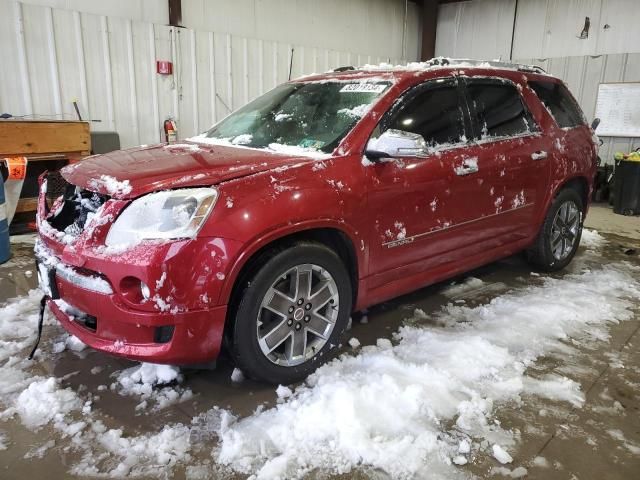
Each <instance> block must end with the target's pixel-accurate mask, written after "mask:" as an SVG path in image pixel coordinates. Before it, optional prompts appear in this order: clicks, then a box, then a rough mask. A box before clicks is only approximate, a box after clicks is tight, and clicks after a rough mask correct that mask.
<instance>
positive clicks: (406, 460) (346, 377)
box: [0, 263, 640, 479]
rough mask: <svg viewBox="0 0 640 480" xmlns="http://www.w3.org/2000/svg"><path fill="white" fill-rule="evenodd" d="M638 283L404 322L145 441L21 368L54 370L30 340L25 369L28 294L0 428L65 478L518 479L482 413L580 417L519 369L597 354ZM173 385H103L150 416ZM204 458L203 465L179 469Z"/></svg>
mask: <svg viewBox="0 0 640 480" xmlns="http://www.w3.org/2000/svg"><path fill="white" fill-rule="evenodd" d="M639 276H640V275H638V268H637V267H633V266H632V265H630V264H628V263H617V264H613V265H607V266H604V267H602V268H596V269H585V270H583V271H582V272H581V273H574V274H566V275H564V276H563V277H561V278H550V277H540V278H539V281H538V280H537V281H536V284H535V285H532V286H528V287H526V288H522V289H519V290H518V289H517V290H514V291H512V292H510V293H507V294H503V295H500V296H496V297H495V298H493V300H491V301H490V302H489V303H486V304H483V305H479V306H475V307H468V306H465V305H455V304H448V305H446V306H445V307H443V309H442V310H441V311H440V312H437V313H435V314H431V315H429V314H427V313H425V312H424V311H418V310H416V312H415V315H414V317H415V318H413V319H411V320H412V321H410V322H408V324H407V325H405V326H403V327H401V328H400V329H399V330H398V331H397V332H396V333H395V334H394V336H393V339H392V341H391V340H389V339H388V338H380V339H378V341H377V342H376V345H366V346H362V347H361V348H359V349H357V350H351V349H349V350H348V353H345V354H343V355H342V356H341V357H339V358H338V359H335V360H334V361H332V362H331V363H329V364H327V365H325V366H323V367H321V368H320V369H319V370H318V371H317V372H316V373H315V374H313V375H311V376H310V377H309V378H308V379H307V381H306V382H305V383H304V384H303V385H301V386H299V387H298V388H296V389H292V388H290V387H286V386H279V387H278V388H277V390H276V392H277V397H278V402H277V404H276V405H275V406H273V407H272V408H268V409H264V408H263V407H260V408H258V409H257V410H256V412H255V413H254V414H252V415H250V416H248V417H244V418H237V417H235V416H234V415H233V414H232V413H231V412H229V411H226V410H222V409H219V408H217V407H215V408H213V409H211V410H209V411H207V412H204V413H202V414H201V415H198V416H197V417H195V418H194V419H193V420H192V422H191V423H190V424H189V423H188V424H170V425H165V426H164V427H163V428H162V429H161V430H160V431H158V432H150V433H136V432H131V431H126V430H125V429H124V428H109V427H107V425H105V423H103V421H102V419H101V417H100V412H98V411H94V408H93V401H92V398H93V397H92V395H93V392H87V391H81V390H80V389H78V391H75V390H74V389H72V388H68V387H67V388H65V386H64V385H62V381H63V380H62V379H58V378H55V377H52V376H46V375H43V374H42V371H43V370H42V369H33V368H32V367H34V365H36V364H37V362H38V361H55V353H53V348H52V347H53V346H54V344H53V343H52V342H44V344H43V345H42V346H41V349H40V350H39V352H38V355H37V356H36V360H35V361H33V362H31V361H28V360H25V351H26V350H28V347H30V346H31V345H32V342H33V340H34V336H35V327H36V322H37V311H38V300H39V298H40V292H39V291H37V290H33V291H31V292H30V293H29V295H28V296H25V297H23V298H20V299H16V300H13V301H10V302H9V303H8V304H7V305H5V306H4V307H0V421H2V420H6V419H9V418H14V419H17V420H19V421H21V422H22V423H23V424H24V425H25V426H26V427H27V428H30V429H32V430H36V431H39V430H40V429H44V428H46V429H47V432H49V431H51V430H52V431H54V432H56V433H55V434H54V438H55V439H56V440H55V441H54V442H53V443H51V440H50V437H51V434H50V433H48V434H47V435H48V436H49V438H46V437H45V438H43V445H40V446H34V453H33V455H34V456H38V455H43V454H44V452H46V450H47V449H49V448H53V447H54V446H55V448H61V449H65V451H73V452H75V453H76V455H74V458H78V455H79V458H80V460H79V461H75V463H73V464H72V465H71V467H70V471H71V473H73V474H76V475H82V476H109V477H116V478H118V477H123V476H127V475H128V476H145V477H149V476H155V477H165V476H167V475H168V476H171V472H172V469H173V468H174V467H175V466H176V465H182V466H184V465H188V464H189V469H190V471H192V473H194V474H196V473H198V474H202V473H206V472H207V471H208V470H211V469H219V468H223V467H226V468H228V469H230V470H232V471H236V472H239V473H246V474H255V475H256V479H260V478H265V479H266V478H276V477H279V478H300V477H302V476H303V475H305V474H307V473H309V472H311V471H313V470H321V471H324V472H329V473H345V474H348V473H349V472H351V471H352V470H354V469H359V470H365V471H372V470H378V471H381V472H384V473H386V474H387V475H389V476H391V477H393V478H412V477H417V478H422V477H426V476H429V477H434V478H436V477H447V478H466V477H467V476H468V475H467V473H468V472H467V471H466V470H465V469H464V468H463V467H461V466H462V465H464V464H466V463H468V462H471V461H473V459H474V458H475V457H476V456H477V455H478V454H483V455H487V456H493V457H495V459H496V460H495V467H494V469H493V471H494V472H495V473H496V474H501V475H508V476H510V477H513V478H519V477H521V476H523V475H525V474H526V473H527V472H526V469H525V468H524V467H523V466H522V465H518V456H517V448H516V442H517V440H518V435H519V433H518V432H517V431H511V430H508V429H506V428H504V427H501V425H500V423H499V422H498V421H497V419H496V414H497V413H498V412H499V410H500V408H501V407H502V406H504V405H507V404H516V405H517V404H518V403H520V402H527V401H529V400H530V399H531V397H544V398H551V399H554V400H556V401H561V402H566V403H568V404H569V405H571V406H574V407H580V406H581V405H582V404H583V402H584V394H583V393H582V392H581V390H580V386H579V384H577V383H576V382H574V381H572V380H570V379H568V378H566V377H563V376H561V375H558V374H557V373H556V374H553V375H545V376H540V375H539V374H538V375H536V373H535V369H530V368H529V367H531V366H534V365H535V362H536V361H537V360H538V359H539V358H540V357H541V356H544V355H548V354H557V355H563V354H567V352H570V349H569V348H568V347H567V344H566V342H571V343H573V344H575V343H578V344H590V343H592V342H596V341H602V340H603V339H606V338H607V329H608V324H609V323H612V322H620V321H623V320H627V319H630V318H632V317H633V311H632V309H633V307H634V301H635V302H637V300H638V299H639V298H640V282H639V280H638V277H639ZM471 283H473V282H471ZM432 319H433V320H435V321H430V320H432ZM65 346H66V340H65ZM568 354H570V353H568ZM34 372H37V373H34ZM98 373H99V372H98ZM179 381H180V374H179V371H178V370H177V369H173V368H171V367H165V366H157V365H150V364H142V365H140V366H137V367H134V368H132V369H128V370H124V371H123V372H120V373H119V374H118V376H117V378H116V381H115V382H114V387H113V388H114V389H115V390H116V391H118V393H122V394H126V395H134V396H139V397H140V399H141V404H144V402H147V404H149V403H151V404H153V406H152V407H151V409H152V411H153V409H154V408H161V406H160V405H162V404H163V401H165V399H167V398H168V400H169V401H180V399H181V398H182V396H183V395H184V393H185V392H188V394H189V395H190V394H191V392H190V390H184V389H182V390H181V388H182V387H179ZM164 389H171V390H172V391H173V392H177V395H178V396H177V397H176V396H173V394H170V395H169V396H166V395H164V393H161V392H163V390H164ZM147 404H145V405H143V407H140V408H145V406H146V405H147ZM610 435H611V437H612V439H614V440H617V441H619V442H622V443H623V447H624V448H626V450H628V451H630V452H634V451H636V449H637V448H638V446H636V445H635V444H632V443H630V442H629V441H627V440H626V439H625V438H624V436H621V435H620V433H619V432H618V431H611V432H610ZM45 441H46V444H45ZM0 444H2V445H9V448H10V444H11V439H10V438H7V436H6V435H4V436H1V438H0ZM36 447H37V448H36ZM40 450H42V452H40ZM209 451H210V452H211V456H210V457H209V458H210V461H209V462H208V463H205V464H198V465H192V464H190V463H192V462H193V459H194V458H196V454H198V455H200V454H203V452H209ZM38 452H40V453H38ZM501 462H502V463H505V462H506V463H508V468H507V466H506V465H502V463H501Z"/></svg>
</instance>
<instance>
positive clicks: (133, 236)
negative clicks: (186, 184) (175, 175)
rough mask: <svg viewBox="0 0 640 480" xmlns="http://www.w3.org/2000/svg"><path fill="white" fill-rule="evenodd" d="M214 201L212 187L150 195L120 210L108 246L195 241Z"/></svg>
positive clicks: (112, 227) (215, 198)
mask: <svg viewBox="0 0 640 480" xmlns="http://www.w3.org/2000/svg"><path fill="white" fill-rule="evenodd" d="M217 199H218V191H217V190H216V189H215V188H185V189H181V190H167V191H164V192H156V193H150V194H148V195H145V196H143V197H140V198H137V199H135V200H134V201H133V202H131V204H130V205H129V206H128V207H127V208H125V209H124V211H123V212H122V213H121V214H120V216H119V217H118V218H117V219H116V221H115V222H114V223H113V225H112V226H111V228H110V229H109V233H108V234H107V239H106V241H105V244H106V245H107V246H108V247H115V246H127V245H135V244H137V243H139V242H140V241H142V240H152V239H153V240H157V239H167V240H169V239H180V238H195V236H196V235H197V234H198V232H199V231H200V228H202V225H203V224H204V222H205V220H206V219H207V217H208V216H209V213H211V210H213V207H214V205H215V203H216V200H217Z"/></svg>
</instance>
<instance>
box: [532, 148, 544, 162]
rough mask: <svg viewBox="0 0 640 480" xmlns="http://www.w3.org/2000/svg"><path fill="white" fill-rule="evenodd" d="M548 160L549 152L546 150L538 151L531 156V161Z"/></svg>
mask: <svg viewBox="0 0 640 480" xmlns="http://www.w3.org/2000/svg"><path fill="white" fill-rule="evenodd" d="M545 158H547V152H545V151H544V150H538V151H537V152H533V153H532V154H531V160H543V159H545Z"/></svg>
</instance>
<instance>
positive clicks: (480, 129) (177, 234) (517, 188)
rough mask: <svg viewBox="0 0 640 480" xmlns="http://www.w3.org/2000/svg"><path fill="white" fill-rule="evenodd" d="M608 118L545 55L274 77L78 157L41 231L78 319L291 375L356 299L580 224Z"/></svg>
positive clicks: (316, 354) (331, 342)
mask: <svg viewBox="0 0 640 480" xmlns="http://www.w3.org/2000/svg"><path fill="white" fill-rule="evenodd" d="M594 138H595V136H594V135H593V131H592V129H591V128H590V126H589V125H587V123H586V122H585V119H584V116H583V114H582V112H581V111H580V108H579V107H578V105H577V103H576V101H575V100H574V98H573V97H572V96H571V94H570V93H569V92H568V90H567V88H566V87H565V85H564V84H563V83H562V82H561V81H560V80H558V79H556V78H554V77H552V76H550V75H547V74H546V73H545V72H544V71H542V70H541V69H539V68H537V67H530V66H523V65H507V64H500V63H477V62H464V63H455V62H454V61H450V62H448V61H444V60H442V59H440V60H434V61H431V62H428V63H426V64H419V65H416V66H415V68H412V67H411V66H409V67H407V68H403V69H396V68H389V69H382V68H380V69H370V70H366V69H365V70H353V69H351V70H346V71H340V72H333V73H327V74H323V75H314V76H310V77H305V78H302V79H298V80H294V81H291V82H289V83H286V84H283V85H280V86H279V87H277V88H275V89H274V90H272V91H270V92H268V93H267V94H265V95H263V96H262V97H260V98H258V99H256V100H254V101H252V102H251V103H249V104H248V105H246V106H244V107H243V108H241V109H240V110H238V111H236V112H234V113H232V114H231V115H229V116H228V117H227V118H225V119H224V120H222V121H221V122H219V123H218V124H217V125H215V126H214V127H212V128H211V129H210V130H209V131H207V132H206V133H204V134H202V135H200V136H197V137H194V138H191V139H189V140H187V141H185V142H183V143H179V144H172V145H157V146H151V147H146V146H145V147H138V148H132V149H128V150H123V151H117V152H113V153H109V154H106V155H97V156H94V157H91V158H89V159H86V160H84V161H82V162H80V163H77V164H75V165H72V166H69V167H66V168H64V169H63V171H62V176H63V177H64V179H65V180H66V182H68V185H67V187H66V192H65V193H64V195H62V196H60V197H59V198H58V199H57V200H55V201H54V202H52V204H51V205H49V204H48V203H47V195H46V191H47V178H46V176H43V177H42V179H41V195H40V199H39V210H38V228H39V233H40V239H39V241H38V242H37V245H36V256H37V258H38V272H39V276H40V282H41V286H42V288H43V289H44V290H45V291H46V292H47V293H48V294H49V295H50V297H51V300H50V301H49V306H50V308H51V310H52V311H53V312H54V313H55V315H56V317H57V318H58V320H59V321H60V322H61V324H62V325H63V326H64V328H66V329H67V330H68V331H69V332H71V333H73V334H74V335H76V336H77V337H79V338H80V339H81V340H82V341H83V342H85V343H87V344H88V345H90V346H91V347H93V348H95V349H97V350H101V351H104V352H107V353H110V354H114V355H119V356H123V357H127V358H130V359H136V360H143V361H150V362H157V363H170V364H176V365H186V364H204V363H209V362H212V361H214V360H215V359H216V357H217V356H218V354H219V352H220V350H221V347H222V345H223V344H224V345H225V347H226V348H227V349H228V351H229V352H230V354H231V356H232V358H233V359H234V361H235V362H236V364H237V365H238V366H239V368H241V369H242V370H243V371H244V372H245V373H246V374H248V375H250V376H251V377H254V378H256V379H260V380H264V381H268V382H274V383H290V382H292V381H296V380H300V379H302V378H303V377H305V376H306V375H307V374H309V373H310V372H311V371H313V370H314V369H315V368H316V367H317V366H318V365H319V364H321V363H322V362H323V361H324V360H326V359H327V358H328V357H330V356H331V355H330V352H331V351H332V350H333V349H335V347H336V345H338V344H339V343H340V337H341V335H342V334H343V332H344V331H345V329H346V328H347V324H348V322H349V316H350V314H351V312H352V311H357V310H361V309H364V308H365V307H367V306H369V305H373V304H376V303H379V302H382V301H384V300H387V299H390V298H392V297H396V296H398V295H401V294H404V293H407V292H410V291H412V290H415V289H418V288H420V287H423V286H425V285H427V284H430V283H434V282H437V281H440V280H443V279H446V278H448V277H451V276H453V275H456V274H459V273H461V272H464V271H466V270H469V269H472V268H475V267H478V266H480V265H483V264H486V263H489V262H493V261H495V260H497V259H500V258H503V257H506V256H508V255H512V254H514V253H516V252H520V251H526V252H527V255H528V258H529V259H530V260H531V262H532V263H533V264H534V265H535V266H536V267H537V268H540V269H542V270H547V271H550V270H557V269H560V268H563V267H564V266H565V265H567V264H568V263H569V262H570V261H571V259H572V257H573V255H574V254H575V252H576V249H577V246H578V243H579V241H580V234H581V230H582V223H583V220H584V215H585V213H586V211H587V206H588V202H589V197H590V193H591V188H592V179H593V176H594V173H595V168H596V154H597V152H596V145H595V143H594Z"/></svg>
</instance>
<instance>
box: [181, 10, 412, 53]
mask: <svg viewBox="0 0 640 480" xmlns="http://www.w3.org/2000/svg"><path fill="white" fill-rule="evenodd" d="M405 6H406V8H407V34H406V36H405V45H406V48H405V52H406V55H405V56H406V58H408V59H410V60H415V59H417V58H418V56H419V54H420V52H419V51H418V45H419V44H420V32H419V29H420V25H419V23H420V22H419V19H420V7H419V6H418V5H417V4H416V3H415V2H405V0H321V1H318V0H215V1H211V0H182V24H183V25H184V26H185V27H188V28H193V29H195V30H213V31H216V32H218V31H224V32H233V33H236V34H238V35H243V36H246V37H252V38H262V39H264V40H272V41H277V42H293V43H298V44H302V45H315V46H322V47H325V48H330V49H334V50H351V51H356V52H360V53H362V54H367V55H369V54H371V55H380V56H382V57H391V58H401V57H402V56H403V55H402V29H403V24H404V14H405Z"/></svg>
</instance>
